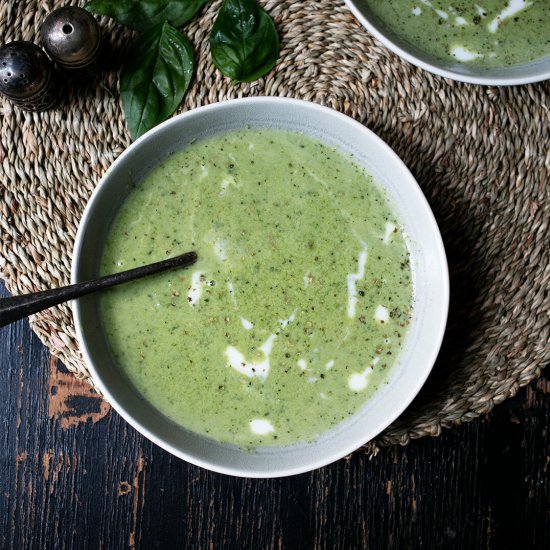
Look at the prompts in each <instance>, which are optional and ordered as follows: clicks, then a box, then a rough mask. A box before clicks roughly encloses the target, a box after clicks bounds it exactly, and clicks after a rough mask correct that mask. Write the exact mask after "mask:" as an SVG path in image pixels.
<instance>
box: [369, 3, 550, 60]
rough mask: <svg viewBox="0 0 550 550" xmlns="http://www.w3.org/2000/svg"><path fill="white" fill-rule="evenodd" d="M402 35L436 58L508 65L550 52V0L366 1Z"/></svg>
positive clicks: (387, 23)
mask: <svg viewBox="0 0 550 550" xmlns="http://www.w3.org/2000/svg"><path fill="white" fill-rule="evenodd" d="M366 2H367V4H368V6H369V9H370V10H371V11H372V12H373V13H374V14H376V15H377V16H378V17H379V18H380V20H381V21H383V23H384V24H385V25H386V26H387V27H388V28H389V29H391V30H392V31H393V32H395V33H396V34H397V35H398V36H399V37H401V38H403V39H405V40H406V41H408V42H410V43H411V44H413V45H415V46H417V47H418V48H419V49H421V50H423V51H425V52H427V53H429V54H431V55H434V56H435V57H439V58H444V59H449V60H455V61H459V62H464V63H470V64H475V65H480V66H487V67H491V66H508V65H515V64H519V63H525V62H528V61H533V60H535V59H537V58H540V57H543V56H545V55H550V33H549V29H550V2H549V1H548V0H483V1H478V0H383V1H381V0H366Z"/></svg>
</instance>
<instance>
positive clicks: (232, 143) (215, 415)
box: [101, 130, 413, 448]
mask: <svg viewBox="0 0 550 550" xmlns="http://www.w3.org/2000/svg"><path fill="white" fill-rule="evenodd" d="M186 250H196V251H197V252H198V255H199V261H198V262H197V263H196V264H195V265H194V266H193V267H192V268H190V269H188V270H180V271H173V272H170V273H166V274H163V275H160V276H155V277H152V278H148V279H144V280H141V281H138V282H135V283H131V284H127V285H125V286H123V287H119V288H116V289H113V290H111V291H109V292H107V293H105V294H104V296H103V297H102V302H101V306H102V316H103V322H104V327H105V331H106V334H107V336H108V340H109V342H110V346H111V349H112V354H113V356H114V358H115V360H116V362H117V363H118V364H119V365H120V368H121V369H122V370H123V371H124V373H125V375H126V376H127V378H128V379H129V380H130V381H131V383H132V384H133V385H134V386H135V387H136V388H137V389H138V391H139V392H141V393H142V394H143V395H144V396H145V397H146V398H147V399H148V400H149V401H150V402H151V403H152V404H154V406H156V407H157V408H158V409H159V410H160V411H161V412H162V413H164V414H165V415H166V416H168V417H169V418H171V419H173V420H174V421H175V422H177V423H179V424H180V425H182V426H184V427H186V428H188V429H190V430H193V431H194V432H198V433H200V434H204V435H205V436H209V437H211V438H213V439H216V440H219V441H223V442H231V443H234V444H237V445H239V446H242V447H245V448H251V447H256V446H259V445H266V444H290V443H294V442H297V441H300V440H312V439H314V438H315V437H316V436H318V435H319V434H321V433H323V432H326V431H327V430H329V429H330V428H331V427H333V426H335V425H336V424H338V423H340V422H341V421H343V420H344V419H346V418H348V417H349V416H350V415H353V414H354V413H355V412H356V411H357V410H358V409H359V408H360V407H361V406H362V405H363V404H364V403H365V401H366V400H367V399H368V398H369V396H370V395H372V393H373V392H374V391H376V389H377V388H378V387H379V386H380V385H381V384H383V383H384V381H385V379H386V377H387V373H388V370H389V369H390V367H391V366H392V364H393V363H394V361H395V360H396V357H397V355H398V353H399V350H400V346H401V343H402V341H403V338H404V333H405V332H406V327H407V325H408V323H409V319H410V315H411V307H412V300H413V287H412V277H411V269H410V265H409V257H408V251H407V246H406V243H405V240H404V238H403V235H402V233H401V229H400V225H399V220H397V219H396V216H395V213H394V212H393V211H392V209H391V208H390V206H389V205H388V202H387V200H386V199H385V197H384V195H383V194H382V192H381V191H380V190H379V189H378V188H377V187H376V186H375V185H374V184H373V181H372V179H371V177H370V176H369V175H368V174H366V173H365V172H364V170H363V169H362V168H360V167H359V166H358V165H357V164H355V163H354V162H352V159H351V158H350V157H347V156H345V155H343V154H342V153H340V152H338V151H336V150H335V149H333V148H330V147H328V146H326V145H324V144H322V143H320V142H318V141H316V140H313V139H311V138H309V137H304V136H303V135H301V134H298V133H288V132H277V131H272V130H265V131H264V130H263V131H256V130H244V131H239V132H234V133H228V134H223V135H221V136H216V137H212V138H209V139H206V140H204V141H200V142H196V143H194V144H192V145H190V146H189V147H187V148H186V149H185V150H183V151H181V152H179V153H176V154H174V155H172V156H171V157H170V158H169V159H168V160H166V161H165V162H164V163H163V164H162V165H160V166H159V167H158V168H156V169H155V170H154V171H153V172H152V173H150V175H149V176H148V177H147V178H145V179H144V181H142V182H141V183H140V184H139V185H138V186H137V187H136V188H135V190H133V191H132V192H131V194H130V195H129V197H128V199H127V200H126V202H125V203H124V205H123V206H122V208H121V210H120V213H119V214H118V216H117V218H116V220H115V222H114V224H113V226H112V228H111V229H110V232H109V235H108V239H107V243H106V246H105V251H104V257H103V263H102V271H103V272H104V273H111V272H115V271H120V270H123V269H129V268H131V267H134V266H136V265H139V264H143V263H148V262H153V261H156V260H160V259H163V258H166V257H168V256H172V255H176V254H178V253H181V252H184V251H186Z"/></svg>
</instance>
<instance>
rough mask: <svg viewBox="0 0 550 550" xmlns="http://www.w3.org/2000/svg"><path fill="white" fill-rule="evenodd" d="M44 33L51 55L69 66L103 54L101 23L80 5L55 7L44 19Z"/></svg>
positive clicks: (44, 43) (82, 64) (84, 63)
mask: <svg viewBox="0 0 550 550" xmlns="http://www.w3.org/2000/svg"><path fill="white" fill-rule="evenodd" d="M40 34H41V38H42V46H43V47H44V49H45V50H46V52H47V53H48V55H49V56H50V57H51V59H52V60H53V61H55V62H56V63H57V64H58V65H60V66H62V67H63V68H65V69H81V68H83V67H87V66H88V65H90V64H92V63H93V62H94V61H95V60H96V59H97V56H98V54H99V50H100V46H101V30H100V28H99V25H98V24H97V21H96V20H95V18H94V16H93V15H92V14H91V13H89V12H87V11H86V10H85V9H83V8H80V7H78V6H64V7H62V8H59V9H57V10H54V11H52V12H51V13H50V15H48V17H46V19H45V20H44V23H43V24H42V28H41V31H40Z"/></svg>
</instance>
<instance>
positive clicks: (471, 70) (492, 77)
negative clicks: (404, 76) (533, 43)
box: [344, 0, 550, 86]
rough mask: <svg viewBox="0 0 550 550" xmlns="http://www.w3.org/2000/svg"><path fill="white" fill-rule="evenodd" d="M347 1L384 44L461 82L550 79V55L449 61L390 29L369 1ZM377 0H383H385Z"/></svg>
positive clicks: (513, 82) (493, 83) (505, 83)
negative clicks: (482, 62)
mask: <svg viewBox="0 0 550 550" xmlns="http://www.w3.org/2000/svg"><path fill="white" fill-rule="evenodd" d="M344 1H345V2H346V4H347V5H348V7H349V9H350V10H351V11H352V13H353V14H354V15H355V17H357V19H358V20H359V21H360V22H361V24H362V25H363V26H364V27H365V28H366V29H368V31H369V32H370V33H371V34H372V35H374V36H375V37H376V38H378V40H380V42H382V44H384V45H385V46H386V47H387V48H389V49H390V50H392V51H393V52H394V53H396V54H397V55H399V56H400V57H402V58H403V59H406V60H407V61H408V62H409V63H412V64H413V65H416V66H417V67H421V68H422V69H425V70H427V71H430V72H431V73H435V74H438V75H440V76H444V77H446V78H452V79H453V80H458V81H460V82H469V83H471V84H485V85H488V86H512V85H516V84H527V83H529V82H540V81H542V80H547V79H549V78H550V55H548V56H546V57H542V58H540V59H537V60H536V61H531V62H530V63H524V64H521V65H513V66H509V67H498V68H496V67H495V68H484V67H476V66H473V65H468V64H467V63H459V62H453V61H446V60H444V59H440V58H438V57H435V56H433V55H429V54H427V53H426V52H424V51H422V50H421V49H420V48H416V47H415V46H414V45H412V44H410V43H409V42H406V41H405V40H403V39H402V38H401V37H399V36H398V35H397V34H396V33H395V32H393V31H392V30H390V29H388V28H387V27H386V26H385V25H384V23H383V22H382V21H380V20H379V19H378V18H377V17H376V16H375V15H374V14H373V13H372V10H371V9H370V8H369V6H368V2H367V0H344ZM377 1H380V2H383V1H384V0H377Z"/></svg>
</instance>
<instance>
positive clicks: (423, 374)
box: [71, 96, 450, 478]
mask: <svg viewBox="0 0 550 550" xmlns="http://www.w3.org/2000/svg"><path fill="white" fill-rule="evenodd" d="M281 103H285V104H287V105H294V106H295V107H297V108H302V109H313V110H317V111H320V112H323V113H325V114H327V115H330V116H333V117H336V118H340V119H341V120H342V121H345V122H346V123H347V124H351V125H354V126H356V127H358V128H359V129H360V130H361V131H363V132H366V133H368V134H370V137H371V138H373V139H374V140H375V141H377V142H378V143H379V145H380V147H381V148H382V149H385V151H386V153H387V154H388V155H389V156H390V157H392V159H393V161H394V162H395V163H396V164H398V165H399V166H400V169H402V170H404V171H405V173H406V174H408V176H410V179H411V181H412V183H414V186H411V192H413V193H414V194H416V195H417V198H418V199H419V201H420V202H422V203H424V204H423V206H424V209H425V212H424V213H423V214H426V216H427V217H428V219H429V225H430V226H431V231H432V234H433V237H434V239H435V242H436V250H435V253H436V256H437V257H438V260H439V266H438V267H439V268H440V270H441V296H440V300H439V302H438V306H439V317H440V319H441V322H440V323H439V325H438V326H437V332H436V333H432V334H431V335H430V338H431V341H432V345H431V348H430V353H429V355H427V356H426V357H424V362H423V364H424V366H423V368H422V370H421V371H419V372H416V371H415V375H416V383H415V384H414V386H412V387H410V388H409V389H408V391H407V394H406V398H405V399H403V400H402V401H399V403H398V404H397V405H396V406H394V408H393V409H392V414H390V415H388V416H386V417H385V418H383V419H381V420H378V421H377V422H376V425H375V426H373V427H372V429H371V430H370V431H368V432H367V431H366V430H365V432H364V433H363V434H362V438H361V439H362V441H361V442H360V443H353V444H351V443H350V444H349V445H347V446H345V447H336V448H335V450H334V451H333V452H332V453H327V454H326V455H323V456H320V457H317V458H314V459H312V460H311V461H309V462H308V463H307V464H306V465H305V466H304V465H301V466H295V467H291V468H282V469H280V470H276V471H274V470H273V469H267V468H266V469H263V470H261V469H257V470H254V471H253V472H251V471H249V470H246V469H244V468H239V467H234V466H226V465H223V464H220V463H217V462H210V461H208V460H203V459H201V458H200V457H196V456H194V455H190V454H188V453H187V452H185V450H182V449H181V448H178V447H176V446H174V445H172V444H171V443H170V442H167V441H165V440H164V439H163V438H162V437H161V436H158V435H156V434H155V433H154V432H152V431H151V430H149V428H147V427H146V426H144V425H143V424H142V423H141V422H140V421H139V420H138V419H136V418H134V416H133V415H132V413H131V412H130V411H128V410H126V408H125V406H124V405H122V404H121V403H120V402H119V400H118V399H117V398H116V396H115V395H114V394H113V392H112V391H111V390H110V389H109V387H108V385H106V384H105V383H104V381H103V379H102V376H101V375H100V373H99V372H98V370H97V369H96V367H95V365H94V363H93V361H92V359H91V354H90V351H89V349H90V347H91V345H92V343H91V342H89V339H87V338H85V336H84V328H83V324H82V323H81V304H80V302H79V301H78V300H75V301H73V302H72V310H73V319H74V322H75V329H76V336H77V340H78V342H79V345H80V349H81V352H82V355H83V358H84V360H85V363H86V366H87V368H88V370H89V372H90V374H91V376H92V380H93V382H94V384H95V385H96V386H97V387H98V388H99V390H100V391H101V392H102V393H103V395H104V396H105V398H106V400H107V401H108V402H109V403H110V404H111V406H112V407H113V408H114V409H115V410H116V411H117V413H118V414H120V416H122V418H124V420H126V422H128V423H129V424H130V425H131V426H132V427H133V428H135V429H136V430H137V431H138V432H140V433H141V434H142V435H143V436H145V437H146V438H147V439H149V440H150V441H152V442H153V443H155V444H157V445H158V446H159V447H161V448H163V449H164V450H166V451H168V452H169V453H171V454H173V455H175V456H177V457H179V458H181V459H183V460H185V461H187V462H189V463H191V464H194V465H196V466H200V467H203V468H206V469H208V470H211V471H215V472H218V473H222V474H227V475H232V476H237V477H247V478H274V477H286V476H291V475H296V474H300V473H304V472H309V471H312V470H315V469H318V468H321V467H323V466H326V465H328V464H331V463H332V462H335V461H336V460H339V459H341V458H343V457H345V456H347V455H349V454H350V453H352V452H354V451H356V450H357V449H359V448H360V447H361V446H363V445H364V444H366V443H367V442H369V441H371V440H372V439H374V438H375V437H376V436H377V435H379V434H380V433H381V432H382V431H383V430H385V429H386V428H387V427H388V426H389V425H390V424H391V423H392V422H394V420H395V419H396V418H398V417H399V416H400V415H401V414H402V413H403V411H404V410H405V409H406V408H407V407H408V406H409V405H410V403H411V402H412V401H413V399H414V398H415V397H416V396H417V394H418V392H419V391H420V389H421V388H422V386H423V385H424V383H425V381H426V379H427V378H428V376H429V375H430V373H431V371H432V368H433V365H434V363H435V360H436V358H437V356H438V354H439V351H440V348H441V343H442V341H443V336H444V333H445V330H446V325H447V317H448V310H449V294H450V289H449V270H448V263H447V258H446V254H445V248H444V245H443V240H442V237H441V233H440V231H439V227H438V225H437V222H436V220H435V217H434V215H433V212H432V210H431V208H430V206H429V203H428V201H427V199H426V197H425V196H424V194H423V193H422V190H421V189H420V186H419V185H418V183H417V181H416V179H415V178H414V176H413V175H412V174H411V173H410V171H409V169H408V168H407V166H406V165H405V164H404V162H403V161H402V160H401V158H400V157H399V156H398V155H397V153H395V151H394V150H393V149H392V148H391V147H390V146H389V145H388V144H387V143H386V142H385V141H384V140H382V138H380V137H378V136H377V135H376V134H375V133H374V132H373V131H372V130H370V129H369V128H367V127H366V126H364V125H363V124H361V123H360V122H358V121H356V120H355V119H353V118H351V117H349V116H347V115H344V114H342V113H340V112H338V111H336V110H334V109H332V108H329V107H325V106H323V105H320V104H317V103H313V102H311V101H306V100H298V99H293V98H286V97H274V96H259V97H245V98H237V99H230V100H225V101H220V102H217V103H212V104H209V105H204V106H201V107H197V108H195V109H191V110H189V111H186V112H184V113H181V114H180V115H177V116H175V117H173V118H171V119H169V120H167V121H165V122H163V123H162V124H160V125H158V126H156V127H155V128H153V129H152V130H150V131H149V132H147V133H146V134H144V135H143V136H141V137H140V138H139V139H137V140H136V141H135V142H134V143H132V144H131V145H130V146H129V147H127V148H126V149H125V150H124V151H123V152H122V153H121V154H120V155H119V156H118V158H117V159H115V161H114V162H113V163H112V164H111V165H110V167H109V168H108V169H107V171H106V172H105V174H104V175H103V176H102V178H101V179H100V181H99V183H98V184H97V186H96V188H95V189H94V191H93V192H92V194H91V196H90V198H89V200H88V203H87V205H86V207H85V210H84V213H83V215H82V218H81V221H80V223H79V226H78V231H77V235H76V238H75V243H74V248H73V256H72V263H71V283H75V282H78V280H79V279H78V277H77V271H78V267H79V262H80V258H81V256H82V254H83V240H84V235H85V231H86V227H87V225H88V220H89V218H90V217H91V216H92V215H93V205H94V203H95V200H96V197H98V196H99V194H100V193H101V190H102V188H103V187H105V186H106V185H108V181H109V177H110V174H111V172H112V171H114V169H115V168H116V166H118V164H120V163H122V162H124V159H125V157H126V156H128V155H130V154H131V152H132V151H133V150H134V149H137V148H139V147H140V145H141V143H143V142H144V141H145V140H149V139H151V138H152V137H153V136H155V135H156V134H157V133H159V132H162V131H164V130H165V129H166V128H167V127H169V126H171V125H178V124H181V121H182V120H183V121H184V120H185V119H186V118H187V117H189V116H196V114H197V113H198V112H205V113H206V112H209V111H215V110H219V109H226V108H230V107H231V106H233V105H237V104H242V105H243V106H246V105H247V104H260V105H261V104H264V105H265V104H275V105H277V104H281Z"/></svg>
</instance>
